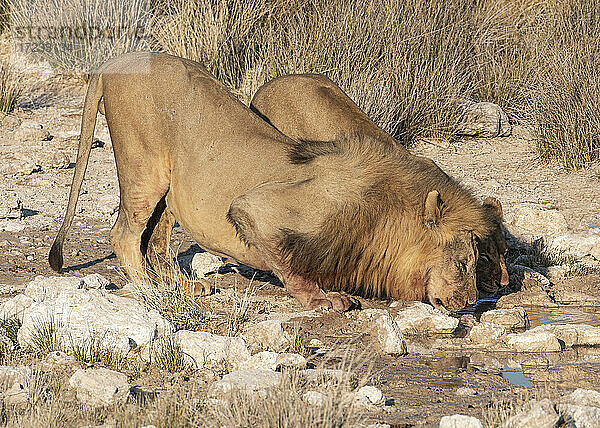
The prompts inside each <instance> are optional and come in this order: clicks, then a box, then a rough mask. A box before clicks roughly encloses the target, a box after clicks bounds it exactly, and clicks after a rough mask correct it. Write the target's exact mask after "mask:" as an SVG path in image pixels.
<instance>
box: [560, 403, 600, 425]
mask: <svg viewBox="0 0 600 428" xmlns="http://www.w3.org/2000/svg"><path fill="white" fill-rule="evenodd" d="M558 408H559V410H560V411H561V413H563V414H564V415H566V416H568V419H569V421H570V422H571V425H569V426H570V427H576V428H598V426H600V408H599V407H592V406H581V405H577V404H559V406H558Z"/></svg>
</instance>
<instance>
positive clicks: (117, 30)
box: [11, 0, 150, 76]
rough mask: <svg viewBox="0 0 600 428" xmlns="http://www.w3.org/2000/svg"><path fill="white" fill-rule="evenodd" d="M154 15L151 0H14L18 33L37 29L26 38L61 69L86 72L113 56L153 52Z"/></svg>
mask: <svg viewBox="0 0 600 428" xmlns="http://www.w3.org/2000/svg"><path fill="white" fill-rule="evenodd" d="M57 12H58V13H57ZM149 13H150V2H149V0H127V1H121V0H108V1H107V0H84V1H81V0H11V26H12V27H13V29H15V33H17V31H18V30H17V29H18V28H25V29H27V28H33V29H34V31H33V32H32V37H31V38H28V39H27V40H25V41H26V42H29V43H32V45H31V47H32V48H33V49H34V50H37V51H39V53H41V55H42V57H43V58H45V59H46V60H48V61H49V62H50V64H51V65H52V66H53V67H55V68H56V69H57V70H58V71H59V72H62V73H67V74H77V75H82V76H87V74H88V73H89V72H90V71H91V70H93V69H94V68H96V67H97V66H98V65H100V64H102V63H103V62H104V61H106V60H107V59H109V58H111V57H113V56H116V55H119V54H122V53H125V52H131V51H136V50H148V49H149V34H148V23H149V19H150V16H149ZM48 29H50V30H48ZM38 31H39V32H38Z"/></svg>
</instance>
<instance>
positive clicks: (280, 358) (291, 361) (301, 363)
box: [275, 353, 307, 370]
mask: <svg viewBox="0 0 600 428" xmlns="http://www.w3.org/2000/svg"><path fill="white" fill-rule="evenodd" d="M306 364H307V361H306V358H304V357H303V356H302V355H300V354H295V353H283V354H279V355H277V362H276V365H275V369H276V370H281V369H282V368H294V369H298V370H304V369H305V368H306Z"/></svg>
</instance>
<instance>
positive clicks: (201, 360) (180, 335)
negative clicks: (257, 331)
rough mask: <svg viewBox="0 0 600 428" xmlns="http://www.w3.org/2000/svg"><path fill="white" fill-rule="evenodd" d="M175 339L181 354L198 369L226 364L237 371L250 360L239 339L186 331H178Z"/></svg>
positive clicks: (244, 346)
mask: <svg viewBox="0 0 600 428" xmlns="http://www.w3.org/2000/svg"><path fill="white" fill-rule="evenodd" d="M175 337H176V339H177V340H178V341H179V344H180V345H181V350H182V351H183V353H184V354H185V355H186V356H187V358H188V359H190V360H191V362H192V363H193V364H194V365H195V366H196V367H198V368H214V367H218V366H222V365H223V364H227V365H229V366H231V367H233V368H234V369H237V368H238V367H240V366H241V364H242V363H243V362H245V361H246V360H248V359H249V358H250V351H248V348H247V347H246V342H244V339H242V338H241V337H226V336H218V335H216V334H212V333H208V332H205V331H188V330H179V331H178V332H177V333H175Z"/></svg>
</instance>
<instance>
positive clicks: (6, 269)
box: [0, 76, 600, 427]
mask: <svg viewBox="0 0 600 428" xmlns="http://www.w3.org/2000/svg"><path fill="white" fill-rule="evenodd" d="M84 89H85V88H84V85H83V83H82V82H81V81H79V80H77V79H73V78H59V77H56V76H51V77H46V78H42V77H40V78H39V80H38V81H37V82H35V84H34V85H33V87H32V88H31V90H30V91H29V92H28V95H27V97H26V99H25V101H24V102H23V103H22V105H21V106H20V107H19V109H18V110H17V111H16V112H14V113H13V114H11V117H16V118H18V119H20V121H21V125H20V126H18V127H14V129H11V126H10V124H9V126H6V124H3V125H2V126H0V159H1V160H2V161H1V163H0V173H1V177H2V178H1V180H0V194H6V193H10V192H14V193H16V194H17V195H19V197H20V199H21V200H22V203H23V208H24V218H22V219H20V220H19V219H9V220H2V219H0V293H1V294H0V295H1V299H2V300H6V299H7V298H9V297H11V296H13V295H15V294H16V293H18V292H19V291H20V290H22V289H23V287H24V285H25V284H26V283H27V281H30V280H31V279H33V278H34V277H35V276H36V275H44V276H48V275H54V272H53V271H52V270H51V269H50V267H49V266H48V263H47V255H48V251H49V248H50V245H51V243H52V240H53V239H54V237H55V234H56V232H57V230H58V227H59V225H60V223H61V221H62V217H63V215H64V210H65V208H66V204H67V199H68V192H69V187H70V184H71V179H72V174H73V167H74V162H75V159H76V153H77V138H78V133H79V125H80V119H81V108H82V105H83V97H84ZM3 123H6V122H3ZM40 129H41V130H43V131H48V133H49V135H48V134H46V133H44V132H40ZM96 137H97V138H98V139H99V141H100V142H99V143H98V144H97V145H96V146H97V147H96V148H94V149H93V150H92V153H91V158H90V163H89V166H88V169H87V172H86V177H85V181H84V185H83V192H82V195H81V197H80V199H79V203H78V207H77V212H76V216H75V221H74V223H73V226H72V228H71V230H70V232H69V235H68V238H67V241H66V244H65V269H64V271H63V273H62V275H75V276H83V275H86V274H89V273H99V274H101V275H103V276H105V277H106V278H108V279H109V280H111V281H112V282H114V283H115V284H116V285H118V286H122V285H124V284H125V282H126V281H125V280H124V278H123V276H122V274H121V273H120V272H119V270H118V263H117V260H116V258H115V257H114V255H113V253H112V249H111V246H110V243H109V230H110V226H111V223H112V221H114V219H115V214H114V212H115V210H116V208H117V206H118V183H117V176H116V169H115V165H114V158H113V154H112V149H111V144H110V138H109V135H108V128H107V126H106V122H105V121H104V118H103V117H102V116H101V115H99V117H98V124H97V128H96ZM412 150H413V151H414V152H415V153H418V154H421V155H425V156H428V157H431V158H432V159H434V160H435V161H436V162H437V163H438V164H439V165H440V167H442V169H444V170H445V171H446V172H448V173H449V174H451V175H453V176H455V177H457V178H460V179H461V180H462V181H463V182H464V183H465V184H467V185H468V186H470V187H471V188H472V189H473V191H474V192H475V193H476V194H477V195H478V196H482V197H483V196H488V195H491V196H495V197H497V198H498V199H500V200H501V202H502V204H503V207H504V210H505V213H506V214H507V215H510V214H511V210H512V209H513V207H514V206H515V205H516V204H518V203H521V202H534V203H539V204H543V205H544V206H548V207H556V208H558V209H559V210H560V212H562V213H563V214H564V216H565V218H566V220H567V222H568V225H569V227H570V228H571V229H572V230H573V231H581V230H587V229H589V228H591V227H598V226H599V225H600V178H599V177H600V174H599V172H598V171H599V169H598V166H595V167H594V166H592V167H591V168H589V169H586V170H582V171H575V172H567V171H564V170H562V169H561V168H560V167H558V166H557V165H554V164H545V163H542V162H541V161H540V160H539V158H538V157H537V155H536V151H535V143H534V141H532V140H531V139H530V138H529V137H528V136H527V132H526V131H525V130H524V129H522V128H519V127H517V128H516V129H515V133H514V136H511V137H506V138H498V139H465V140H461V141H456V142H452V143H445V142H439V141H421V142H419V143H418V144H417V145H416V147H414V148H413V149H412ZM63 155H66V157H67V158H68V162H66V163H65V162H61V161H60V159H64V156H63ZM59 167H61V168H59ZM62 167H64V168H62ZM2 192H4V193H2ZM172 246H173V247H174V248H178V249H179V251H180V252H186V251H187V252H188V254H189V253H190V252H193V251H195V249H196V248H197V247H196V246H194V243H193V242H192V241H191V240H190V239H189V237H188V236H187V235H186V234H185V232H184V231H183V230H182V229H181V228H180V227H177V228H176V229H175V232H174V236H173V240H172ZM261 279H265V278H264V277H261ZM250 281H251V280H250V279H248V278H247V277H246V276H242V275H240V274H238V273H236V272H234V271H230V272H228V273H223V274H220V275H219V276H218V278H216V279H215V284H216V287H217V288H219V289H222V290H228V289H231V288H234V287H235V288H236V289H237V290H240V291H243V290H244V289H245V288H246V287H247V286H248V285H249V283H250ZM255 285H259V286H260V287H259V288H260V290H259V291H258V292H257V293H256V295H255V296H254V297H252V300H253V302H255V303H256V305H257V306H258V305H259V303H260V302H262V303H260V304H261V305H262V306H261V307H262V308H263V310H262V311H255V312H254V316H255V317H256V319H261V318H265V317H267V316H268V313H269V312H275V311H276V312H294V311H301V307H300V306H299V305H298V303H297V302H295V301H294V300H293V299H291V298H290V297H289V296H288V295H287V293H286V292H285V290H283V289H282V288H281V287H280V286H278V285H276V284H273V283H269V282H264V283H263V281H261V280H260V279H255ZM561 287H564V288H565V289H569V290H581V291H582V292H585V293H586V294H588V295H591V296H595V297H599V298H600V277H599V276H598V275H597V274H589V275H585V276H581V277H577V278H571V279H567V280H561V281H557V282H556V283H555V284H554V285H553V289H554V290H558V289H560V288H561ZM362 304H363V307H366V308H369V307H380V308H387V309H389V310H390V311H391V312H392V314H393V313H394V311H395V310H397V309H396V307H390V302H378V301H370V300H364V299H363V300H362ZM264 308H266V309H264ZM593 312H595V309H593V310H591V311H590V313H593ZM596 312H597V311H596ZM469 317H473V315H471V314H467V315H463V318H462V320H463V323H464V324H465V325H468V323H469V319H470V318H469ZM475 317H477V312H476V313H475ZM288 324H289V326H290V328H291V326H292V325H293V324H296V325H299V326H300V329H301V335H302V337H303V339H304V340H305V341H306V343H308V342H309V341H310V340H311V339H318V340H320V341H321V342H323V344H324V345H323V348H324V349H325V350H332V352H333V353H325V355H320V354H319V353H317V354H315V355H314V356H313V361H314V363H315V364H318V363H319V361H320V359H325V358H327V359H328V361H331V362H332V363H334V362H335V361H338V360H339V358H340V357H338V356H336V355H335V353H336V352H339V349H342V348H344V347H342V346H341V345H344V346H345V347H348V349H349V350H350V351H351V352H353V353H355V354H357V355H358V356H359V359H360V358H362V361H365V362H366V363H367V364H366V366H367V367H368V369H369V370H367V367H364V366H363V367H362V368H357V369H356V370H357V371H358V372H359V375H361V374H362V375H364V374H367V373H369V376H370V377H371V383H372V384H374V385H375V386H377V387H379V388H380V389H381V390H382V391H383V393H384V394H385V396H386V397H387V399H388V405H387V406H385V407H384V410H382V411H379V412H372V413H369V414H368V418H369V420H371V421H372V422H382V423H383V422H385V423H388V424H390V425H391V426H394V427H403V426H415V425H432V426H435V425H434V424H436V423H437V422H438V421H439V419H440V417H441V416H444V415H451V414H455V413H461V414H468V415H473V416H477V417H479V418H482V419H483V420H485V419H486V418H488V417H489V415H490V414H493V413H494V411H495V410H494V409H495V406H496V405H497V403H500V402H511V401H514V400H516V399H518V398H519V397H523V396H529V395H538V396H539V395H544V394H551V395H555V394H563V393H565V392H566V391H570V390H573V389H575V388H577V387H583V388H597V385H600V351H598V350H594V349H571V350H568V351H564V352H562V353H560V355H551V356H548V355H534V356H532V355H529V356H524V355H509V354H506V353H495V352H493V351H483V350H478V351H475V350H473V349H472V348H469V347H467V346H466V344H465V339H464V338H461V337H442V336H437V337H417V336H415V337H409V338H408V339H409V354H408V355H407V356H390V355H386V354H384V353H383V352H381V351H379V350H378V348H377V345H373V339H372V338H371V337H370V335H369V334H368V331H365V329H364V327H363V326H361V325H360V323H358V322H357V314H356V311H354V312H351V313H349V314H338V313H328V312H325V313H322V314H321V315H319V316H317V317H303V318H297V319H295V320H293V321H289V322H288ZM597 325H598V324H597ZM344 349H346V348H344ZM517 366H518V367H519V370H521V371H522V372H523V374H524V376H525V377H526V378H528V379H529V380H530V381H531V383H532V384H533V388H531V387H527V386H520V385H516V384H513V383H511V382H509V380H507V379H506V377H507V376H509V375H507V373H509V372H510V370H508V369H507V368H510V367H517ZM140 382H144V381H143V379H141V380H140ZM513 382H515V381H513ZM147 383H148V384H150V383H151V381H150V380H147ZM515 383H519V382H518V381H516V382H515ZM141 386H144V385H141ZM461 386H468V387H471V388H473V389H474V390H475V391H476V395H468V396H459V395H457V394H456V391H457V388H459V387H461Z"/></svg>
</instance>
